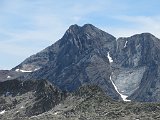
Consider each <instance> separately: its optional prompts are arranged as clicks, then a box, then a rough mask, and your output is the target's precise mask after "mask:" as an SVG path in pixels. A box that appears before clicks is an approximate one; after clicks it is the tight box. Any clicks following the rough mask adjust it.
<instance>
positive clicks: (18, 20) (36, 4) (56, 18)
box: [0, 0, 160, 69]
mask: <svg viewBox="0 0 160 120" xmlns="http://www.w3.org/2000/svg"><path fill="white" fill-rule="evenodd" d="M159 5H160V0H139V1H135V0H81V1H79V0H61V1H60V0H0V56H1V59H0V69H11V68H12V67H14V66H16V65H18V64H19V63H20V62H22V61H23V60H24V59H25V58H27V57H29V56H30V55H32V54H35V53H36V52H38V51H40V50H42V49H44V48H45V47H47V46H49V45H51V44H53V43H54V42H55V41H57V40H58V39H60V38H61V37H62V36H63V34H64V32H65V31H66V29H68V27H69V26H70V25H72V24H78V25H83V24H85V23H91V24H93V25H95V26H96V27H98V28H100V29H102V30H104V31H106V32H108V33H110V34H112V35H114V36H115V37H126V36H131V35H133V34H136V33H142V32H150V33H152V34H154V35H155V36H157V37H159V38H160V12H159V11H160V7H159Z"/></svg>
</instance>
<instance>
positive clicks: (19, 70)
mask: <svg viewBox="0 0 160 120" xmlns="http://www.w3.org/2000/svg"><path fill="white" fill-rule="evenodd" d="M15 71H16V72H33V71H29V70H21V69H16V70H15Z"/></svg>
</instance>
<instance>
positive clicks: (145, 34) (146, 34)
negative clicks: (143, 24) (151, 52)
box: [131, 32, 155, 37]
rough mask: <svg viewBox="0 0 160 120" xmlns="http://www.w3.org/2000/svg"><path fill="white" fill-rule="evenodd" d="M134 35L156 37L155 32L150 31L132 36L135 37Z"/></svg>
mask: <svg viewBox="0 0 160 120" xmlns="http://www.w3.org/2000/svg"><path fill="white" fill-rule="evenodd" d="M134 36H147V37H150V36H152V37H155V36H154V35H153V34H151V33H148V32H145V33H140V34H135V35H133V36H131V37H134Z"/></svg>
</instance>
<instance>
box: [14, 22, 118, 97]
mask: <svg viewBox="0 0 160 120" xmlns="http://www.w3.org/2000/svg"><path fill="white" fill-rule="evenodd" d="M115 52H116V38H115V37H113V36H112V35H110V34H108V33H106V32H104V31H102V30H100V29H98V28H96V27H94V26H93V25H90V24H86V25H84V26H82V27H80V26H78V25H72V26H71V27H70V28H69V29H68V30H67V31H66V33H65V34H64V36H63V37H62V39H60V40H59V41H57V42H56V43H55V44H53V45H51V46H49V47H48V48H46V49H44V50H43V51H41V52H39V53H37V54H36V55H33V56H31V57H29V58H28V59H26V60H25V61H24V62H22V63H21V64H20V65H18V66H17V67H15V68H13V69H12V70H18V71H30V70H31V71H34V72H32V73H30V74H28V75H26V76H25V77H24V78H21V79H47V80H49V81H50V82H52V83H53V84H55V85H57V86H58V87H59V88H60V89H62V90H67V91H69V92H72V91H74V90H76V89H77V88H79V87H80V86H82V85H85V84H95V85H98V86H100V87H101V88H102V89H103V90H104V91H105V92H106V94H107V95H109V96H111V97H112V98H114V99H119V98H120V96H119V94H118V93H117V92H116V90H115V89H114V86H113V85H112V83H111V81H110V75H111V67H110V62H109V59H108V53H110V55H112V54H113V53H115Z"/></svg>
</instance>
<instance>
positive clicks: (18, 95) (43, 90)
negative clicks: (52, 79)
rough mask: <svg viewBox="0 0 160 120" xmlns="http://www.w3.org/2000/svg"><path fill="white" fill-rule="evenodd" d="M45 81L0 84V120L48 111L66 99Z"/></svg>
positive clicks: (13, 81) (63, 93)
mask: <svg viewBox="0 0 160 120" xmlns="http://www.w3.org/2000/svg"><path fill="white" fill-rule="evenodd" d="M66 96H67V94H66V92H62V91H61V90H59V89H58V88H57V87H55V86H53V85H52V84H51V83H49V82H48V81H46V80H27V81H20V80H16V79H15V80H8V81H4V82H0V120H7V119H12V120H13V119H15V120H18V118H19V117H21V118H23V117H26V116H28V117H29V116H33V115H38V114H41V113H44V112H46V111H49V110H50V109H52V108H53V107H55V105H57V104H59V103H60V102H61V101H62V100H64V99H65V98H66Z"/></svg>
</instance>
